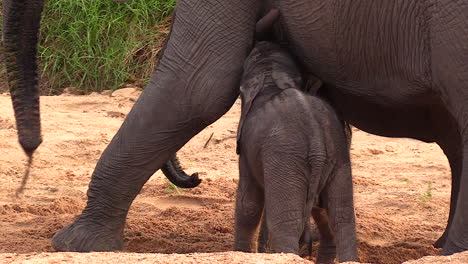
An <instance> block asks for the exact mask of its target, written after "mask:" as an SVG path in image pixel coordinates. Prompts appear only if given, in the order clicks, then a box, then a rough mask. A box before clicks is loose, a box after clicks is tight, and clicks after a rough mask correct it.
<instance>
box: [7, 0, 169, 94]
mask: <svg viewBox="0 0 468 264" xmlns="http://www.w3.org/2000/svg"><path fill="white" fill-rule="evenodd" d="M174 6H175V0H161V1H156V0H133V1H130V2H112V1H111V0H102V1H96V0H48V1H46V6H45V8H44V11H43V14H42V22H41V40H40V46H39V61H40V65H41V79H42V85H41V87H43V89H42V92H43V94H55V93H59V92H61V90H62V89H63V88H65V87H68V86H74V87H77V88H78V89H81V90H83V91H84V92H91V91H101V90H104V89H116V88H118V87H120V86H122V85H123V84H124V83H127V82H135V83H137V84H139V85H143V83H144V82H145V80H147V79H148V77H149V76H150V75H151V73H152V72H153V71H154V64H155V61H156V59H155V58H156V55H157V53H158V51H159V49H160V47H161V45H162V42H163V41H164V39H165V37H166V36H167V33H168V22H169V21H168V19H167V16H168V15H169V14H170V13H171V12H172V10H173V8H174ZM0 72H1V68H0Z"/></svg>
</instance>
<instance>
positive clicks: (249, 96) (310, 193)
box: [235, 41, 357, 261]
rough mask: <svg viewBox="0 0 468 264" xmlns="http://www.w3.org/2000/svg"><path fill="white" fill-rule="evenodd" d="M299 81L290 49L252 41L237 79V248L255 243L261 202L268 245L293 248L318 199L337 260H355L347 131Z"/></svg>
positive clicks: (249, 248) (293, 250)
mask: <svg viewBox="0 0 468 264" xmlns="http://www.w3.org/2000/svg"><path fill="white" fill-rule="evenodd" d="M300 87H301V74H300V72H299V69H298V68H297V66H296V64H295V63H294V61H293V59H292V58H291V57H290V55H289V54H288V53H287V52H285V51H282V50H281V48H280V47H279V46H278V45H276V44H273V43H271V42H265V41H262V42H257V43H256V45H255V47H254V49H253V50H252V52H251V53H250V55H249V56H248V57H247V59H246V61H245V63H244V74H243V77H242V84H241V99H242V114H241V120H240V123H239V131H238V138H237V153H238V154H240V157H239V170H240V180H239V186H238V193H237V201H236V214H235V215H236V235H235V249H236V250H241V251H247V252H250V251H252V248H253V237H254V233H255V231H256V229H257V227H258V225H259V222H260V218H261V217H262V212H263V209H264V207H265V217H266V223H267V226H268V229H269V232H270V236H271V244H272V249H273V251H275V252H286V253H296V254H298V251H299V240H300V237H301V235H302V233H303V231H304V228H305V226H306V221H308V219H309V217H310V213H311V210H312V207H313V206H314V205H317V204H319V205H320V206H321V207H323V208H324V209H326V210H327V212H328V216H329V220H330V228H331V230H332V232H333V233H334V237H335V241H336V247H337V253H338V260H339V261H353V260H357V250H356V227H355V217H354V207H353V189H352V184H353V183H352V177H351V165H350V157H349V149H348V142H347V138H346V133H345V130H344V127H343V124H342V122H341V121H340V120H339V119H338V117H337V116H336V114H335V113H334V111H333V109H332V108H331V107H330V106H329V105H328V104H327V103H326V102H324V101H323V100H321V99H319V98H317V97H314V96H311V95H307V94H305V93H303V92H301V91H300V90H299V88H300ZM325 217H326V216H325ZM319 255H320V253H319Z"/></svg>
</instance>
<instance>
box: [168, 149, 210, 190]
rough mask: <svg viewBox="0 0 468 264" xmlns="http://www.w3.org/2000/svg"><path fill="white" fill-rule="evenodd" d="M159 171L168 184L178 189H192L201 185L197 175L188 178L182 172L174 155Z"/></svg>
mask: <svg viewBox="0 0 468 264" xmlns="http://www.w3.org/2000/svg"><path fill="white" fill-rule="evenodd" d="M161 171H162V172H163V173H164V175H165V176H166V177H167V179H168V180H169V181H170V182H172V183H173V184H175V185H176V186H178V187H180V188H194V187H197V186H198V185H199V184H200V183H201V179H199V178H198V173H194V174H192V175H191V176H189V175H187V174H186V173H185V172H184V170H183V169H182V167H181V166H180V162H179V159H178V158H177V155H176V154H174V156H172V158H171V159H169V160H168V161H167V162H166V163H164V165H163V166H162V167H161Z"/></svg>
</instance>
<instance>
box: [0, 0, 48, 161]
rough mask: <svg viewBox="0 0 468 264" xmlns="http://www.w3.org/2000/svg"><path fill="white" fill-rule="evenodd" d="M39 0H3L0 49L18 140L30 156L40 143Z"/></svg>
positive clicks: (40, 8) (40, 7) (41, 3)
mask: <svg viewBox="0 0 468 264" xmlns="http://www.w3.org/2000/svg"><path fill="white" fill-rule="evenodd" d="M43 6H44V2H43V0H33V1H32V0H5V1H4V6H3V12H4V14H3V49H4V56H5V62H6V69H7V74H8V84H9V87H10V94H11V97H12V101H13V109H14V112H15V118H16V126H17V129H18V138H19V142H20V144H21V146H22V148H23V149H24V151H25V152H26V154H27V155H28V156H29V157H31V156H32V154H33V153H34V150H36V148H37V147H38V146H39V145H40V144H41V142H42V136H41V122H40V111H39V88H38V74H37V43H38V35H39V29H40V19H41V12H42V8H43Z"/></svg>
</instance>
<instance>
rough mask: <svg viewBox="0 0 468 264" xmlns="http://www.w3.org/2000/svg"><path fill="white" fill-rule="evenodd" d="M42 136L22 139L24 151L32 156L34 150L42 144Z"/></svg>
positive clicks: (21, 143)
mask: <svg viewBox="0 0 468 264" xmlns="http://www.w3.org/2000/svg"><path fill="white" fill-rule="evenodd" d="M41 143H42V137H39V138H34V139H32V138H28V139H26V140H25V139H20V145H21V147H22V148H23V150H24V152H26V155H28V157H32V155H33V153H34V151H35V150H36V149H37V148H38V147H39V145H41Z"/></svg>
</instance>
